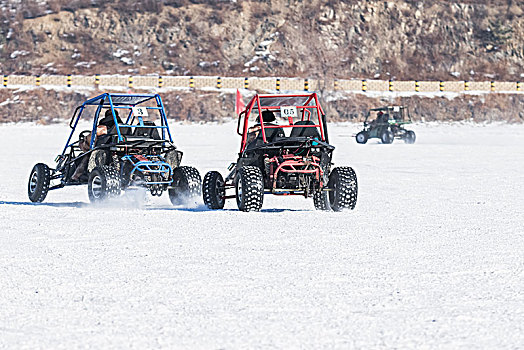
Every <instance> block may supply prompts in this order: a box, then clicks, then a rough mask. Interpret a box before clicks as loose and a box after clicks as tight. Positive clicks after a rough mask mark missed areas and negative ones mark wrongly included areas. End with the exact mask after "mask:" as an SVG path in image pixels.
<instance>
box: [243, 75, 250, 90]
mask: <svg viewBox="0 0 524 350" xmlns="http://www.w3.org/2000/svg"><path fill="white" fill-rule="evenodd" d="M244 89H249V79H248V78H247V77H246V78H244Z"/></svg>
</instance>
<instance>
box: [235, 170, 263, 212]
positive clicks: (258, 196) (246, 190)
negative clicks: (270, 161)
mask: <svg viewBox="0 0 524 350" xmlns="http://www.w3.org/2000/svg"><path fill="white" fill-rule="evenodd" d="M237 176H241V177H242V197H243V198H242V201H241V202H240V201H238V196H237V204H238V209H240V210H241V211H260V209H261V208H262V204H263V202H264V182H263V178H262V171H261V170H260V168H258V167H256V166H244V167H242V168H240V169H239V170H238V174H237ZM235 187H236V181H235Z"/></svg>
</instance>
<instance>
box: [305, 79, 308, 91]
mask: <svg viewBox="0 0 524 350" xmlns="http://www.w3.org/2000/svg"><path fill="white" fill-rule="evenodd" d="M304 91H309V79H308V78H306V79H304Z"/></svg>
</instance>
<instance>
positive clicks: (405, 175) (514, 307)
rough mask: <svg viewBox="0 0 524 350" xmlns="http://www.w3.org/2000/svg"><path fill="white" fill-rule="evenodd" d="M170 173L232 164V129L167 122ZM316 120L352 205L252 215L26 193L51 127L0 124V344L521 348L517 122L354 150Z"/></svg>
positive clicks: (522, 239)
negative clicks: (172, 142)
mask: <svg viewBox="0 0 524 350" xmlns="http://www.w3.org/2000/svg"><path fill="white" fill-rule="evenodd" d="M172 127H173V133H174V137H175V139H176V143H177V145H178V146H179V147H180V148H181V149H182V150H183V151H184V152H185V155H184V161H183V163H185V164H186V165H195V166H197V167H198V169H199V170H200V171H201V173H202V174H204V173H205V172H206V171H208V170H211V169H220V170H224V173H225V168H226V166H227V165H228V164H229V163H230V162H231V161H233V160H234V159H235V156H236V152H237V150H238V143H239V140H238V137H237V136H235V134H234V130H235V125H234V124H232V123H228V124H223V125H173V126H172ZM358 128H359V126H357V125H353V124H340V125H331V129H330V134H331V143H332V144H334V145H335V146H336V147H337V150H336V151H335V159H334V160H335V163H336V164H337V165H351V166H353V167H354V168H355V169H356V172H357V175H358V180H359V192H360V193H359V199H358V203H357V207H356V209H355V210H354V211H349V212H342V213H325V212H317V211H315V210H314V209H313V203H312V200H305V199H303V198H289V197H285V198H282V197H271V196H266V197H265V199H264V208H263V210H262V212H260V213H241V212H238V211H237V210H236V204H235V203H234V202H233V201H232V202H230V203H229V204H227V206H226V210H223V211H207V210H205V209H204V207H203V206H197V207H196V208H189V209H187V208H183V207H172V206H171V205H170V203H169V199H168V198H167V196H163V197H161V198H156V199H155V200H150V201H149V202H148V203H147V204H146V205H145V206H144V207H141V208H136V207H133V206H130V205H124V204H123V203H117V204H114V205H112V206H104V207H94V206H91V205H90V204H89V203H88V199H87V190H86V188H85V187H77V188H66V189H62V190H58V191H52V192H50V194H49V195H48V197H47V199H46V201H45V202H44V203H43V204H41V205H33V204H30V203H29V201H28V199H27V193H26V192H27V185H26V184H27V177H28V175H29V172H30V170H31V168H32V166H33V164H34V163H36V162H46V163H48V164H53V163H52V160H53V158H54V157H55V156H56V154H58V153H59V152H60V151H61V148H62V147H63V144H64V142H65V138H66V133H67V130H68V128H67V126H66V125H65V124H64V125H53V126H35V125H28V124H25V125H3V126H0V144H1V145H2V152H1V153H0V164H2V165H1V167H0V348H65V349H70V348H78V347H82V348H88V347H90V348H95V349H97V348H108V347H116V348H138V349H143V348H158V347H163V348H179V349H231V348H236V349H245V348H312V349H318V348H341V349H347V348H416V349H420V348H453V349H456V348H486V349H494V348H497V349H502V348H506V349H516V348H523V347H524V190H523V184H524V126H523V125H487V126H477V125H467V124H466V125H464V124H454V125H415V126H413V129H414V130H415V131H416V132H417V136H418V140H417V143H416V144H414V145H405V144H403V143H402V142H397V141H395V143H394V144H392V145H382V144H379V143H378V142H376V141H370V142H369V143H368V144H366V145H357V144H356V143H355V140H354V139H353V138H351V137H350V136H351V135H352V134H353V133H355V132H356V131H357V130H358Z"/></svg>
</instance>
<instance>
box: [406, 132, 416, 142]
mask: <svg viewBox="0 0 524 350" xmlns="http://www.w3.org/2000/svg"><path fill="white" fill-rule="evenodd" d="M416 139H417V136H416V135H415V132H414V131H411V130H408V131H407V132H406V136H404V142H405V143H408V144H413V143H415V140H416Z"/></svg>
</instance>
